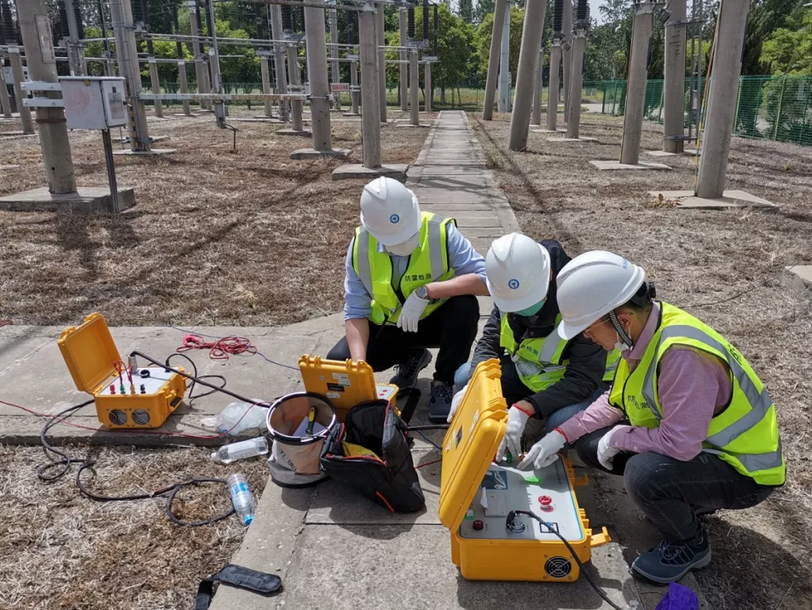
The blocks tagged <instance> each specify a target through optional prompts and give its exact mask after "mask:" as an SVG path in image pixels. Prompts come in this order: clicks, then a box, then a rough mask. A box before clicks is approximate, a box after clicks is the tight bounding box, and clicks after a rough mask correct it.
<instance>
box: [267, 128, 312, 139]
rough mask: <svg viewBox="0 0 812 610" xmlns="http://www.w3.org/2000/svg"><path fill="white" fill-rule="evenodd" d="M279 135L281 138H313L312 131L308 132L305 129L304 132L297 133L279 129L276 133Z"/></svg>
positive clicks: (291, 130) (293, 130)
mask: <svg viewBox="0 0 812 610" xmlns="http://www.w3.org/2000/svg"><path fill="white" fill-rule="evenodd" d="M276 134H277V135H280V136H300V137H302V138H310V137H312V136H313V132H312V131H307V130H306V129H303V130H302V131H296V130H295V129H289V128H288V129H279V130H277V132H276Z"/></svg>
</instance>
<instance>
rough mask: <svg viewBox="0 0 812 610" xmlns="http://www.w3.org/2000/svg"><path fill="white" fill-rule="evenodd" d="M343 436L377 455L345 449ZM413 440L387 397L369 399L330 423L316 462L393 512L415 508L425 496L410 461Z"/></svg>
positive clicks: (329, 473)
mask: <svg viewBox="0 0 812 610" xmlns="http://www.w3.org/2000/svg"><path fill="white" fill-rule="evenodd" d="M342 442H347V443H353V444H355V445H360V446H361V447H364V448H365V449H368V450H370V451H372V452H374V453H375V454H376V455H377V456H378V458H376V457H372V456H362V455H356V456H352V455H345V451H344V447H343V445H342ZM413 444H414V439H412V438H411V437H409V435H408V432H407V428H406V423H405V422H404V421H403V420H402V419H401V418H400V417H398V416H397V414H396V413H395V411H394V409H393V408H392V407H391V406H390V405H389V403H388V402H387V401H385V400H373V401H370V402H365V403H361V404H359V405H357V406H355V407H353V408H352V409H350V410H349V411H347V416H346V418H345V423H344V424H337V425H336V426H334V427H333V429H332V431H331V432H330V435H329V436H328V437H327V438H326V439H325V441H324V448H323V449H322V452H321V467H322V470H324V471H325V472H326V473H327V474H328V475H330V476H331V477H332V478H333V479H335V480H336V481H339V482H340V483H343V484H344V485H347V486H349V487H351V488H353V489H355V490H356V491H357V492H358V493H360V494H361V495H362V496H364V497H365V498H368V499H370V500H372V501H373V502H375V503H376V504H379V505H381V506H383V507H384V508H387V509H389V510H390V511H392V512H393V513H410V512H415V511H418V510H420V509H421V508H423V507H424V506H425V505H426V499H425V498H424V497H423V490H422V489H421V487H420V480H419V479H418V477H417V471H416V470H415V468H414V462H413V461H412V451H411V447H412V445H413ZM379 458H380V459H379Z"/></svg>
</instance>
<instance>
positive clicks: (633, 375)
mask: <svg viewBox="0 0 812 610" xmlns="http://www.w3.org/2000/svg"><path fill="white" fill-rule="evenodd" d="M660 307H661V310H660V324H659V327H658V328H657V331H656V332H655V333H654V336H653V337H652V338H651V341H650V342H649V345H648V348H647V349H646V353H645V354H644V355H643V359H642V360H641V361H640V364H638V365H637V368H636V369H635V370H634V372H631V371H630V370H629V365H628V363H627V362H626V360H625V359H621V361H620V363H619V364H618V369H617V376H616V377H615V383H614V385H613V386H612V391H611V394H610V396H609V400H610V402H611V403H612V404H613V405H614V406H616V407H618V408H620V409H623V410H624V411H625V412H626V414H627V415H628V417H629V421H630V422H631V424H632V425H633V426H642V427H645V428H657V427H659V425H660V420H661V419H662V417H663V408H662V405H661V404H660V399H659V395H658V392H657V379H658V376H659V368H660V361H661V360H662V357H663V356H664V355H665V354H666V352H667V351H668V350H669V348H671V347H672V346H674V345H683V346H688V347H692V348H694V349H698V350H701V351H703V352H706V353H708V354H713V355H714V356H716V357H717V358H719V359H720V360H722V361H723V362H726V363H727V365H728V368H729V374H730V376H731V384H732V390H733V391H732V393H731V398H730V402H729V403H728V406H727V407H726V408H725V410H724V411H722V412H721V413H719V414H718V415H716V416H714V418H713V419H711V421H710V425H709V427H708V437H707V438H706V439H705V442H704V443H703V447H704V449H703V450H704V451H706V452H708V453H714V454H716V455H718V456H719V458H720V459H721V460H724V461H725V462H727V463H728V464H730V465H731V466H733V467H734V468H735V469H736V470H737V471H739V472H740V473H741V474H743V475H746V476H749V477H752V478H753V479H754V480H755V481H756V482H757V483H759V484H761V485H782V484H783V483H784V480H785V478H786V462H785V461H784V457H783V454H782V452H781V439H780V438H779V436H778V422H777V420H776V415H775V405H773V402H772V399H770V395H769V394H768V393H767V390H766V389H765V388H764V384H763V383H762V382H761V380H760V379H759V378H758V376H757V375H756V373H755V372H754V371H753V369H752V368H751V367H750V365H749V364H748V362H747V361H746V360H745V359H744V358H743V357H742V355H741V354H740V353H739V351H738V350H737V349H736V348H735V347H733V345H731V344H730V342H728V341H727V339H725V338H724V337H722V335H720V334H719V333H717V332H716V331H715V330H713V329H712V328H711V327H710V326H708V325H707V324H705V323H704V322H701V321H700V320H698V319H697V318H695V317H694V316H692V315H691V314H689V313H687V312H685V311H682V310H681V309H679V308H677V307H674V306H673V305H669V304H668V303H661V305H660Z"/></svg>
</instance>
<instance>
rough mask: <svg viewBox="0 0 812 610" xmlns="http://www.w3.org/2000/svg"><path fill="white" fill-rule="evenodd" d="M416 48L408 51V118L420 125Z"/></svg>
mask: <svg viewBox="0 0 812 610" xmlns="http://www.w3.org/2000/svg"><path fill="white" fill-rule="evenodd" d="M417 59H418V58H417V49H411V50H410V51H409V119H410V121H409V122H410V123H411V124H412V125H415V126H416V125H420V81H419V78H420V72H419V70H420V69H419V67H418V65H417Z"/></svg>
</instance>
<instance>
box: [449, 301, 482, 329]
mask: <svg viewBox="0 0 812 610" xmlns="http://www.w3.org/2000/svg"><path fill="white" fill-rule="evenodd" d="M448 305H449V307H450V308H451V312H450V314H451V320H450V321H451V322H452V323H453V324H463V325H467V324H478V323H479V301H478V300H477V298H476V297H475V296H474V295H472V294H465V295H462V296H458V297H452V298H450V299H449V300H448Z"/></svg>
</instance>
